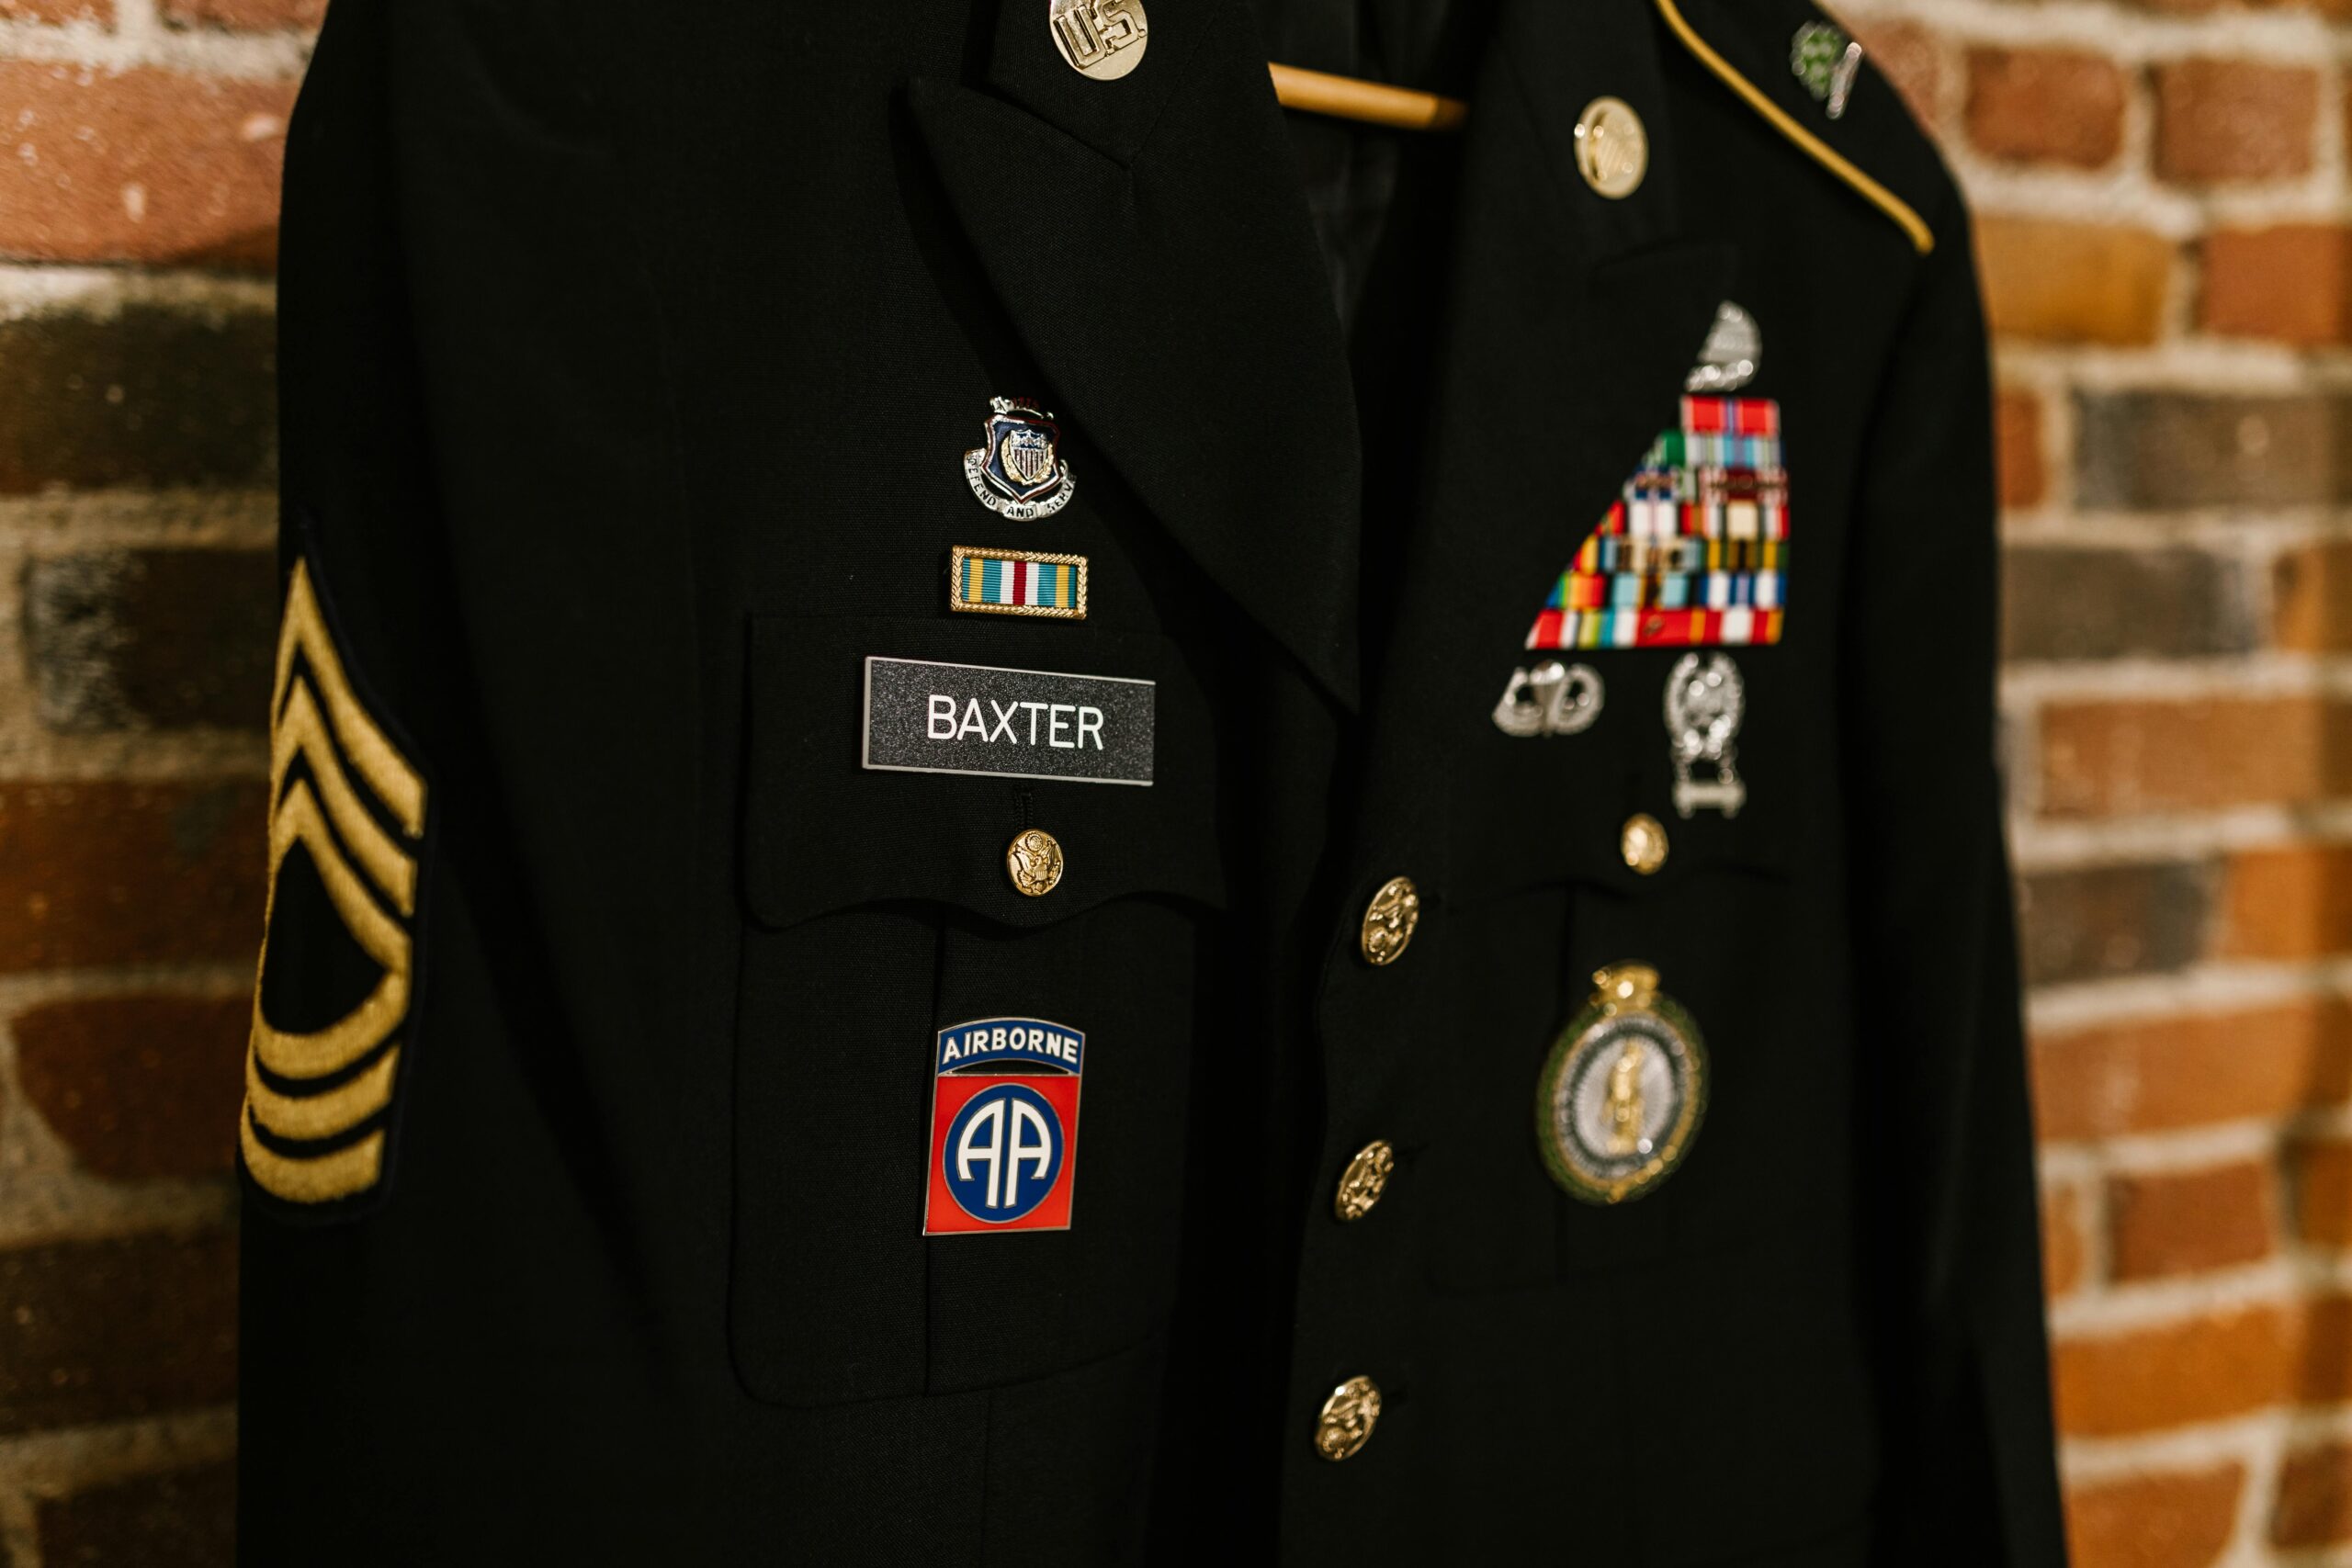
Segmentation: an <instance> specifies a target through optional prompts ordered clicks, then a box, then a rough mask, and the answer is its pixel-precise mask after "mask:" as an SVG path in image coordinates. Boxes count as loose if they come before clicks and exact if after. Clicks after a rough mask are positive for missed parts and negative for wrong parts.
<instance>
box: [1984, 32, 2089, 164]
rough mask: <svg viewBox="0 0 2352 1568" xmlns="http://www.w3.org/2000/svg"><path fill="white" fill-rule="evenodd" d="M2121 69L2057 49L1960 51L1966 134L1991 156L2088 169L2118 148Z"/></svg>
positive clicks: (2072, 52) (2085, 54)
mask: <svg viewBox="0 0 2352 1568" xmlns="http://www.w3.org/2000/svg"><path fill="white" fill-rule="evenodd" d="M2127 92H2128V86H2127V84H2126V82H2125V80H2124V76H2123V72H2122V70H2121V68H2120V67H2119V66H2118V65H2117V64H2116V63H2115V62H2113V61H2112V60H2109V59H2108V58H2107V57H2106V56H2105V55H2101V54H2091V53H2087V52H2085V51H2077V50H2064V49H1973V50H1971V51H1969V52H1968V114H1967V119H1968V139H1969V140H1970V141H1973V142H1974V143H1975V144H1976V146H1977V147H1978V148H1979V149H1981V150H1982V151H1984V152H1989V153H1991V154H1992V155H1993V156H1994V157H1996V158H2012V159H2018V160H2023V161H2026V162H2032V163H2049V164H2072V165H2073V166H2075V167H2076V168H2081V169H2096V168H2098V167H2100V166H2101V165H2102V164H2109V163H2111V162H2113V161H2114V158H2115V155H2116V154H2117V153H2118V152H2121V151H2122V150H2123V103H2124V98H2125V96H2126V94H2127Z"/></svg>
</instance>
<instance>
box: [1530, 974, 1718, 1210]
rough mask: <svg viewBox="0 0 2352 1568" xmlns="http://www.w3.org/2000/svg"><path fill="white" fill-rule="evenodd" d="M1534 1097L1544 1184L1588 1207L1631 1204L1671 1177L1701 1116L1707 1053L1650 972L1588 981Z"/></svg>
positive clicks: (1684, 1014)
mask: <svg viewBox="0 0 2352 1568" xmlns="http://www.w3.org/2000/svg"><path fill="white" fill-rule="evenodd" d="M1592 978H1593V985H1594V987H1595V989H1594V991H1593V994H1592V999H1591V1000H1590V1001H1589V1002H1588V1003H1586V1005H1585V1007H1584V1010H1582V1011H1580V1012H1578V1013H1577V1016H1576V1017H1574V1018H1572V1019H1570V1020H1569V1021H1568V1026H1567V1027H1566V1029H1564V1030H1562V1031H1561V1032H1560V1038H1559V1040H1558V1042H1557V1043H1555V1044H1554V1045H1553V1047H1552V1054H1551V1055H1550V1056H1549V1057H1548V1058H1547V1059H1546V1060H1545V1061H1544V1074H1543V1077H1541V1078H1540V1079H1538V1080H1537V1084H1536V1091H1535V1141H1536V1145H1537V1147H1539V1148H1541V1149H1542V1150H1543V1152H1544V1168H1546V1169H1548V1170H1549V1171H1551V1173H1552V1179H1553V1180H1555V1181H1556V1182H1558V1183H1559V1184H1560V1185H1561V1187H1562V1188H1564V1189H1566V1191H1567V1193H1568V1195H1569V1196H1570V1197H1572V1198H1577V1199H1581V1200H1583V1201H1585V1202H1588V1203H1622V1202H1623V1201H1626V1200H1627V1199H1629V1198H1638V1197H1640V1196H1641V1195H1642V1194H1643V1193H1645V1192H1646V1191H1648V1190H1650V1189H1651V1188H1653V1187H1655V1186H1657V1184H1658V1183H1659V1182H1661V1181H1663V1180H1665V1179H1666V1178H1667V1177H1668V1175H1669V1174H1670V1173H1671V1172H1672V1171H1673V1169H1674V1168H1675V1167H1676V1166H1677V1165H1679V1164H1680V1163H1681V1160H1682V1156H1683V1155H1684V1154H1685V1153H1687V1152H1688V1151H1689V1149H1690V1147H1691V1139H1692V1138H1694V1137H1696V1136H1697V1135H1698V1132H1699V1122H1700V1119H1701V1118H1702V1116H1704V1115H1705V1114H1706V1110H1707V1048H1706V1043H1705V1042H1704V1041H1702V1039H1701V1038H1700V1036H1699V1026H1698V1025H1697V1024H1696V1023H1693V1022H1692V1021H1691V1015H1690V1014H1689V1013H1687V1012H1684V1011H1683V1010H1682V1009H1681V1008H1680V1007H1679V1005H1678V1004H1677V1003H1676V1002H1675V1001H1674V1000H1673V999H1672V998H1669V997H1667V996H1665V995H1664V994H1662V993H1661V992H1660V991H1659V990H1658V988H1657V984H1658V976H1657V970H1655V969H1652V968H1650V967H1649V966H1648V965H1646V964H1612V965H1611V966H1610V967H1609V968H1606V969H1603V970H1601V971H1600V973H1599V974H1597V975H1595V976H1593V977H1592Z"/></svg>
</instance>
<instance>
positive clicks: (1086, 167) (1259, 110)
mask: <svg viewBox="0 0 2352 1568" xmlns="http://www.w3.org/2000/svg"><path fill="white" fill-rule="evenodd" d="M1162 12H1165V13H1167V16H1166V19H1165V20H1162ZM1152 26H1153V40H1152V46H1151V47H1152V49H1153V51H1154V53H1153V55H1152V56H1151V58H1150V59H1149V60H1148V61H1147V62H1146V63H1145V65H1144V67H1143V68H1142V69H1140V70H1138V71H1136V73H1135V74H1134V75H1133V76H1132V77H1130V78H1127V79H1126V80H1124V81H1121V82H1113V83H1099V82H1092V81H1088V80H1086V79H1085V78H1082V77H1080V76H1079V75H1077V74H1076V73H1073V72H1070V71H1069V68H1068V67H1067V66H1065V65H1063V64H1062V63H1061V62H1060V61H1059V60H1058V59H1057V58H1054V57H1053V44H1052V41H1051V39H1049V38H1048V36H1047V35H1046V28H1045V22H1044V8H1043V6H1039V7H1038V17H1037V26H1036V33H1035V39H1034V40H1033V43H1034V50H1035V51H1043V53H1044V55H1045V56H1046V58H1047V59H1048V60H1049V61H1050V63H1051V66H1052V69H1053V71H1055V72H1058V73H1061V74H1062V75H1063V76H1067V77H1068V78H1069V83H1068V84H1067V85H1066V86H1065V85H1063V84H1061V83H1058V82H1051V89H1050V90H1051V91H1052V92H1053V94H1054V96H1055V97H1056V100H1057V104H1058V105H1059V108H1058V110H1057V112H1054V113H1053V116H1052V118H1047V117H1046V114H1043V113H1040V112H1035V111H1033V110H1032V109H1031V108H1029V107H1025V106H1024V104H1023V102H1021V101H1018V100H1021V99H1023V98H1025V97H1027V96H1035V94H1036V93H1038V92H1040V91H1045V90H1046V89H1045V88H1042V87H1040V86H1039V85H1037V84H1036V83H1035V82H1034V81H1032V80H1030V78H1029V74H1028V64H1027V63H1026V62H1024V63H1023V68H1022V70H1021V71H1020V72H1010V71H1009V70H1008V68H1007V66H1006V65H1005V63H1004V60H1003V56H1004V55H1005V54H1006V53H1007V52H1008V51H1011V52H1015V53H1017V52H1018V51H1021V50H1022V49H1023V48H1024V47H1028V46H1024V45H1023V43H1022V42H1021V40H1020V39H1019V38H1018V37H1017V36H1015V37H1010V38H1008V39H1001V40H1000V46H999V49H998V51H997V52H998V56H999V58H998V59H997V60H996V62H994V63H993V64H992V66H991V80H990V82H989V84H988V85H989V89H990V90H988V91H983V90H981V89H979V88H976V87H971V86H965V85H951V84H944V83H938V82H931V81H923V80H920V79H918V80H915V81H912V82H910V83H909V84H908V86H907V102H908V107H909V109H910V114H911V116H912V118H913V120H914V123H915V127H916V129H917V131H918V133H919V134H920V136H921V138H922V142H923V144H924V147H925V148H926V150H927V151H928V152H929V154H930V157H931V160H932V163H933V165H934V166H935V168H936V169H937V171H938V175H939V177H940V180H941V183H942V185H943V186H944V187H945V189H946V191H947V194H948V199H949V201H950V203H951V205H952V206H953V208H954V209H955V212H956V220H957V221H958V223H959V224H960V225H961V226H962V228H963V230H964V232H965V234H966V237H967V239H968V240H969V241H970V243H971V245H972V248H973V249H974V251H975V252H977V253H978V256H979V260H980V265H981V268H982V270H983V271H984V272H985V274H986V276H987V278H988V282H989V286H990V288H992V289H993V290H994V292H995V293H996V295H997V297H998V298H999V299H1000V300H1001V302H1002V303H1003V305H1004V307H1005V310H1006V311H1007V313H1008V315H1009V316H1010V317H1011V318H1012V321H1013V324H1014V327H1015V330H1016V331H1017V332H1018V333H1019V334H1020V336H1021V338H1022V341H1023V346H1024V347H1025V348H1026V349H1027V350H1028V351H1029V353H1030V354H1031V355H1033V356H1034V357H1035V360H1036V362H1037V364H1038V366H1039V367H1040V368H1041V369H1042V370H1043V372H1044V373H1045V375H1046V378H1047V379H1048V381H1049V382H1050V386H1051V392H1052V396H1053V399H1054V406H1055V409H1056V411H1057V412H1058V413H1059V414H1060V416H1061V417H1062V418H1063V419H1064V420H1065V421H1066V422H1067V423H1069V424H1070V425H1071V426H1073V427H1074V428H1076V429H1078V430H1080V431H1081V432H1083V433H1084V434H1085V436H1086V438H1087V440H1088V442H1089V443H1090V445H1091V446H1092V447H1093V448H1094V450H1096V451H1098V452H1100V453H1101V454H1102V455H1103V457H1105V458H1106V459H1107V460H1108V461H1109V463H1110V464H1111V465H1112V466H1113V467H1114V468H1116V469H1117V470H1118V472H1119V475H1120V477H1121V478H1122V479H1125V481H1126V483H1127V485H1128V486H1129V487H1130V488H1131V489H1132V490H1133V491H1135V492H1136V495H1137V496H1138V497H1139V498H1140V499H1141V500H1142V502H1143V503H1144V504H1145V505H1146V506H1147V507H1148V508H1149V509H1150V510H1151V512H1152V513H1153V514H1154V515H1155V516H1156V517H1157V518H1158V519H1159V522H1160V523H1161V524H1162V525H1164V526H1165V527H1166V528H1167V529H1168V530H1169V532H1170V534H1171V535H1172V536H1174V537H1175V539H1176V540H1177V541H1178V543H1179V544H1181V545H1182V547H1184V548H1185V550H1186V551H1187V552H1188V553H1189V554H1191V556H1192V557H1193V558H1194V559H1195V560H1196V561H1197V562H1198V563H1199V564H1200V566H1201V567H1202V569H1203V570H1204V571H1205V572H1206V573H1207V574H1208V576H1209V577H1210V578H1211V579H1212V580H1213V581H1215V582H1216V584H1217V585H1218V586H1219V587H1220V588H1221V589H1222V590H1223V591H1224V592H1226V593H1227V595H1229V596H1230V597H1231V598H1232V599H1233V600H1234V602H1235V603H1236V604H1238V605H1239V606H1240V607H1241V608H1242V609H1243V610H1244V611H1245V612H1247V613H1248V614H1249V615H1250V616H1251V617H1252V618H1253V619H1255V620H1257V621H1259V622H1260V623H1261V624H1262V625H1263V626H1265V627H1266V628H1267V630H1268V631H1269V632H1270V633H1271V634H1272V636H1273V637H1275V638H1276V639H1277V640H1278V641H1279V642H1280V643H1281V644H1282V645H1283V647H1284V648H1285V649H1288V650H1289V652H1290V653H1291V654H1292V656H1293V657H1295V659H1297V660H1299V662H1300V663H1301V664H1302V665H1303V666H1304V667H1305V668H1306V670H1307V671H1309V672H1310V673H1311V674H1312V675H1313V676H1314V677H1315V678H1316V680H1317V682H1320V683H1321V684H1322V685H1323V686H1324V687H1325V688H1326V689H1327V690H1328V691H1329V693H1330V694H1332V695H1333V696H1334V697H1335V698H1336V699H1337V700H1339V701H1340V703H1342V704H1343V705H1347V706H1349V707H1353V706H1354V705H1355V703H1356V701H1357V685H1358V662H1357V658H1358V655H1357V628H1356V597H1357V547H1358V542H1357V534H1358V513H1359V501H1360V492H1361V487H1362V478H1361V475H1362V460H1361V451H1360V445H1359V436H1358V434H1357V423H1356V411H1355V395H1354V390H1353V387H1352V383H1351V378H1350V375H1349V370H1348V360H1347V353H1346V347H1345V344H1344V343H1343V342H1342V339H1341V336H1340V324H1339V320H1338V317H1337V314H1336V313H1335V311H1334V310H1333V308H1332V303H1331V297H1330V293H1329V288H1328V286H1327V285H1326V282H1325V279H1324V275H1323V268H1322V263H1321V259H1320V255H1319V253H1318V252H1317V248H1316V243H1315V236H1314V231H1313V229H1312V228H1311V226H1310V224H1309V220H1308V218H1307V213H1306V202H1305V199H1304V197H1303V196H1302V194H1301V191H1300V188H1299V186H1298V182H1297V178H1296V175H1295V168H1294V155H1293V153H1292V152H1291V149H1290V145H1289V141H1288V138H1287V133H1286V132H1285V130H1284V129H1283V123H1282V118H1281V111H1280V110H1279V109H1278V108H1277V107H1276V106H1275V104H1274V100H1273V90H1272V85H1271V84H1270V82H1269V80H1268V78H1267V75H1266V69H1265V61H1264V59H1263V58H1262V55H1261V53H1259V52H1257V51H1256V43H1255V39H1256V31H1255V28H1253V27H1251V26H1250V23H1249V20H1248V17H1247V16H1246V15H1245V14H1243V13H1242V12H1241V11H1240V10H1239V8H1238V6H1236V5H1235V4H1234V3H1233V0H1195V3H1194V4H1193V6H1191V7H1190V8H1183V9H1180V8H1177V7H1163V8H1161V10H1160V11H1155V12H1154V13H1153V18H1152ZM1188 32H1191V33H1193V36H1191V37H1187V36H1183V35H1185V34H1186V33H1188ZM1171 35H1173V36H1171ZM1156 69H1157V70H1162V71H1165V72H1166V73H1167V74H1166V75H1165V76H1163V77H1160V78H1159V79H1158V80H1157V81H1153V82H1148V80H1147V79H1148V78H1150V77H1151V75H1152V73H1153V72H1154V71H1155V70H1156ZM1047 80H1048V81H1049V82H1050V81H1051V79H1050V78H1047ZM1131 84H1133V85H1138V86H1146V85H1148V89H1149V90H1150V91H1151V92H1152V93H1154V94H1155V95H1157V102H1156V105H1155V107H1154V108H1153V111H1152V113H1151V114H1150V116H1149V123H1148V128H1145V129H1144V130H1142V131H1141V132H1140V135H1139V139H1138V140H1136V141H1134V142H1133V144H1132V145H1131V146H1130V145H1127V144H1125V137H1126V136H1127V135H1129V134H1130V133H1132V132H1134V131H1135V127H1134V126H1133V124H1132V123H1131V122H1129V121H1127V120H1125V119H1123V118H1120V116H1119V115H1118V114H1117V112H1116V111H1114V112H1112V113H1111V115H1110V116H1109V118H1105V119H1103V121H1102V123H1101V124H1100V125H1096V126H1093V127H1091V134H1090V133H1089V130H1090V128H1089V127H1088V126H1086V125H1081V124H1078V123H1077V122H1075V121H1074V120H1073V119H1072V118H1071V116H1072V114H1073V113H1074V112H1078V111H1074V110H1072V109H1071V107H1070V105H1071V104H1072V103H1073V102H1074V103H1075V104H1076V105H1077V106H1079V107H1080V110H1085V111H1087V112H1091V108H1090V106H1091V103H1092V102H1093V100H1092V99H1090V98H1089V97H1087V96H1083V95H1115V94H1118V93H1121V92H1123V91H1125V90H1126V89H1127V88H1128V86H1129V85H1131ZM1000 94H1003V95H1006V96H999V95H1000ZM1072 95H1080V96H1076V97H1075V98H1073V97H1072ZM1123 127H1124V128H1125V129H1124V130H1123V129H1122V128H1123ZM1123 154H1124V159H1123V157H1122V155H1123ZM1015 195H1017V196H1018V197H1020V199H1017V200H1016V199H1013V197H1014V196H1015Z"/></svg>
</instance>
